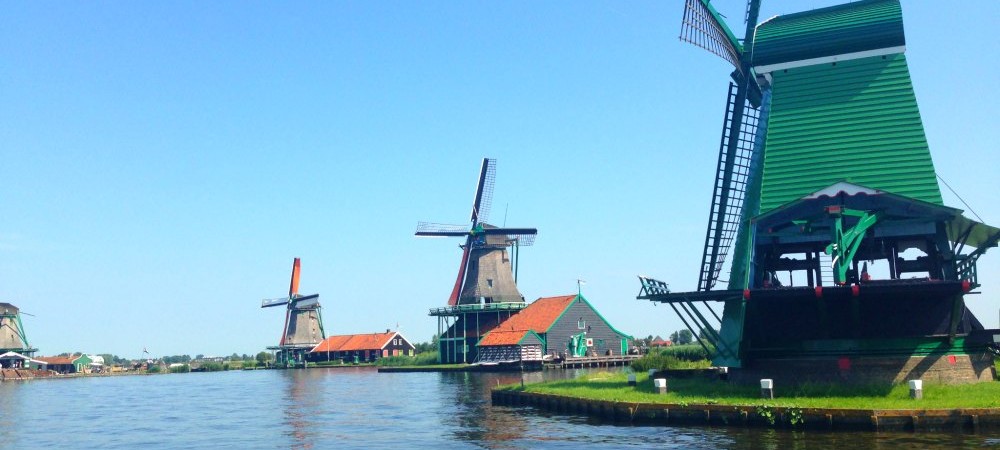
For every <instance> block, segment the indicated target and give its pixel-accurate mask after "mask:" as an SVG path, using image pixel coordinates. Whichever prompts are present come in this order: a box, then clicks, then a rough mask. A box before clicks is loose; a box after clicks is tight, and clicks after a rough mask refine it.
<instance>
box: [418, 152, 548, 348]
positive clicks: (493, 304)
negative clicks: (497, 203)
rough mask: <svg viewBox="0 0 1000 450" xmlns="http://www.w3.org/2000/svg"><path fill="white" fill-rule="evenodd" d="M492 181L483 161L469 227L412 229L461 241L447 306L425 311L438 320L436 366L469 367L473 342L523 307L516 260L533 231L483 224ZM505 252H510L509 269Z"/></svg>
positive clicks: (491, 166) (491, 164) (492, 166)
mask: <svg viewBox="0 0 1000 450" xmlns="http://www.w3.org/2000/svg"><path fill="white" fill-rule="evenodd" d="M495 180H496V160H494V159H489V158H484V159H483V165H482V169H481V170H480V172H479V182H478V183H476V196H475V198H474V200H473V202H472V216H471V218H470V220H471V221H472V224H471V226H466V225H442V224H436V223H426V222H420V223H419V224H417V232H416V235H417V236H423V237H464V238H465V244H464V245H462V262H461V264H460V265H459V267H458V277H457V278H456V279H455V286H454V287H453V288H452V291H451V295H450V296H449V297H448V306H447V307H443V308H434V309H431V311H430V315H431V316H436V317H437V318H438V335H439V336H440V338H439V339H438V352H439V361H440V362H442V363H459V362H466V363H468V362H472V361H475V360H476V358H477V355H478V350H477V347H476V343H477V342H479V339H480V338H481V337H482V336H483V335H484V334H486V333H487V332H489V331H490V330H492V329H493V328H494V327H496V326H497V325H498V324H499V323H500V322H501V321H503V320H504V319H506V318H509V317H510V316H511V315H513V314H516V313H517V312H518V311H520V310H521V309H522V308H524V306H525V304H524V296H522V295H521V293H520V291H518V289H517V255H518V253H519V248H520V247H521V246H527V245H532V244H533V243H534V241H535V235H537V234H538V230H536V229H534V228H506V227H496V226H493V225H490V224H488V223H486V221H487V220H488V218H489V213H490V206H491V203H492V201H493V183H494V181H495ZM508 247H510V248H512V249H513V252H514V261H513V264H511V258H510V254H509V253H508V252H507V248H508Z"/></svg>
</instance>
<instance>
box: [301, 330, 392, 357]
mask: <svg viewBox="0 0 1000 450" xmlns="http://www.w3.org/2000/svg"><path fill="white" fill-rule="evenodd" d="M397 335H399V333H397V332H395V331H390V332H388V333H370V334H344V335H339V336H330V337H328V338H326V340H324V341H323V342H320V343H319V344H318V345H316V347H313V349H312V351H313V352H346V351H354V350H380V349H382V347H385V345H386V344H388V343H389V340H390V339H392V338H394V337H396V336H397ZM400 337H402V336H401V335H400ZM404 339H405V338H404Z"/></svg>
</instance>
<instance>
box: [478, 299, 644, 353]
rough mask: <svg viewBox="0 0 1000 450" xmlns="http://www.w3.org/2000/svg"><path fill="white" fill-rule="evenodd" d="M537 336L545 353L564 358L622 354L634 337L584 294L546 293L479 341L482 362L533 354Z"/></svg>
mask: <svg viewBox="0 0 1000 450" xmlns="http://www.w3.org/2000/svg"><path fill="white" fill-rule="evenodd" d="M528 331H530V332H531V333H530V334H529V333H527V332H528ZM536 337H537V338H538V340H540V341H541V350H542V351H541V353H542V355H543V356H545V355H549V356H553V357H563V358H570V357H579V356H609V355H623V354H626V353H627V352H628V349H629V347H630V346H631V341H632V337H631V336H629V335H627V334H625V333H622V332H621V331H618V330H617V329H615V328H614V327H613V326H612V325H611V324H610V323H609V322H608V321H607V320H606V319H605V318H604V316H602V315H601V314H600V313H599V312H597V309H595V308H594V306H593V305H591V304H590V302H589V301H587V299H586V298H584V297H583V296H582V295H564V296H560V297H547V298H540V299H538V300H535V301H534V302H532V303H531V304H530V305H528V306H527V307H525V308H524V309H522V310H521V311H520V312H519V313H517V314H516V315H514V316H511V317H510V318H509V319H507V320H505V321H503V322H502V323H501V324H500V325H498V326H497V327H496V328H494V329H493V330H492V331H490V332H489V333H486V335H485V336H483V338H482V339H480V341H479V343H478V347H479V352H480V356H479V362H480V363H492V362H504V361H505V360H506V361H507V362H509V358H510V357H511V356H512V355H516V354H524V355H530V354H531V351H530V348H531V347H530V346H532V345H535V343H534V339H535V338H536Z"/></svg>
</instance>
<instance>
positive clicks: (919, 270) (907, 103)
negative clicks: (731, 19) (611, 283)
mask: <svg viewBox="0 0 1000 450" xmlns="http://www.w3.org/2000/svg"><path fill="white" fill-rule="evenodd" d="M759 7H760V1H759V0H751V1H750V2H749V4H748V6H747V12H746V16H745V19H746V23H747V29H746V32H745V34H744V39H743V40H742V41H740V40H737V39H736V38H735V35H734V33H733V32H732V31H731V30H730V29H729V27H728V26H727V25H726V23H725V21H724V20H723V19H722V16H721V15H720V14H719V13H718V12H717V11H715V9H714V8H713V7H712V5H711V3H710V2H709V1H708V0H687V2H686V5H685V11H684V19H683V24H682V30H681V39H682V40H684V41H687V42H690V43H693V44H695V45H697V46H699V47H703V48H705V49H708V50H709V51H711V52H712V53H715V54H717V55H719V56H721V57H723V58H724V59H726V60H727V61H729V62H730V63H731V64H732V65H733V66H734V68H735V70H734V71H733V72H732V74H731V77H732V80H733V81H732V83H730V88H729V95H728V98H727V105H726V114H725V127H724V129H723V135H722V140H721V146H720V150H719V159H718V166H717V175H716V177H715V182H714V184H713V192H712V202H711V207H710V216H709V223H708V227H707V231H706V238H705V247H704V252H703V254H702V263H701V265H700V267H699V277H698V284H697V291H695V292H687V293H672V292H670V290H669V289H667V287H666V284H665V283H663V282H661V281H657V280H653V279H650V278H645V277H640V282H641V284H642V290H641V291H640V295H639V298H640V299H648V300H652V301H657V302H663V303H667V304H669V305H670V306H671V307H672V308H673V309H674V311H675V312H677V314H678V315H679V316H680V318H681V319H682V321H684V323H685V325H686V326H687V327H688V328H689V329H690V330H691V331H692V332H693V333H695V334H696V335H702V334H704V335H705V336H706V337H707V338H708V341H709V342H710V343H712V344H713V345H714V347H715V349H716V351H715V353H714V358H713V363H714V364H715V365H717V366H727V367H732V368H736V369H737V370H736V371H735V372H733V373H734V374H737V375H738V374H740V373H743V374H744V375H746V378H747V379H752V378H753V377H755V376H757V375H765V374H768V373H771V374H806V375H807V376H815V377H824V376H825V377H831V375H832V377H833V378H839V379H857V380H858V381H879V382H881V381H896V382H899V381H902V380H904V379H905V378H901V377H919V376H921V374H922V373H933V374H934V375H933V376H934V377H936V378H937V379H940V380H942V381H949V379H950V378H953V379H955V380H965V381H971V380H977V379H978V380H986V379H991V377H992V374H990V373H989V372H992V370H993V369H992V368H991V367H989V366H988V363H987V362H988V361H989V360H990V358H987V357H985V356H984V355H985V353H986V352H987V351H988V350H990V349H992V350H993V351H997V348H996V345H995V344H994V342H995V341H994V339H995V338H996V337H997V336H998V335H1000V330H985V329H984V328H983V326H982V324H981V323H980V322H979V321H978V320H977V319H976V318H975V316H974V315H973V314H972V313H971V312H970V311H969V310H968V309H967V308H966V307H965V303H964V302H965V300H964V296H965V294H966V293H968V292H969V291H970V290H972V289H975V288H977V287H978V286H979V281H978V276H977V273H976V269H975V263H976V261H977V260H978V258H979V257H980V256H982V254H983V253H984V252H985V251H986V250H987V249H988V248H991V247H995V246H997V243H998V241H1000V229H997V228H994V227H991V226H988V225H985V224H982V223H979V222H975V221H972V220H970V219H967V218H965V217H964V216H962V214H961V213H962V211H961V210H957V209H954V208H948V207H946V206H944V205H943V201H942V198H941V192H940V189H939V187H938V184H937V179H936V174H935V172H934V166H933V162H932V161H931V157H930V150H929V148H928V144H927V140H926V137H925V135H924V131H923V124H922V122H921V119H920V114H919V111H918V109H917V103H916V97H915V95H914V92H913V86H912V83H911V81H910V74H909V69H908V66H907V62H906V57H905V56H904V54H903V53H904V51H905V50H906V48H905V37H904V35H903V22H902V10H901V7H900V4H899V1H898V0H864V1H858V2H853V3H849V4H844V5H838V6H832V7H828V8H821V9H816V10H812V11H804V12H800V13H795V14H788V15H782V16H776V17H773V18H771V19H768V20H766V21H764V22H763V23H760V24H757V16H758V11H759ZM730 248H732V249H733V255H732V256H733V257H732V258H731V260H730V261H729V264H730V270H729V280H728V282H727V285H726V286H725V287H722V288H721V289H720V288H719V287H717V282H718V281H719V278H720V273H722V272H723V268H724V266H723V265H724V264H726V262H727V261H726V260H727V256H728V253H729V249H730ZM914 252H915V253H917V256H916V257H914V256H913V255H912V254H911V253H914ZM869 264H871V265H872V266H873V267H879V268H880V271H875V270H872V271H869V270H868V267H869ZM873 274H874V275H873ZM708 302H718V303H722V305H723V310H722V315H721V317H720V315H719V314H718V313H717V312H716V311H715V310H714V309H713V308H712V307H711V306H710V305H709V303H708ZM914 311H920V313H919V314H914V313H913V312H914ZM716 329H718V331H716ZM706 349H707V346H706ZM944 356H948V357H947V358H944ZM942 361H948V362H942ZM852 368H853V369H852ZM764 377H765V378H767V377H768V376H764ZM863 377H867V379H862V378H863ZM736 378H738V376H737V377H736Z"/></svg>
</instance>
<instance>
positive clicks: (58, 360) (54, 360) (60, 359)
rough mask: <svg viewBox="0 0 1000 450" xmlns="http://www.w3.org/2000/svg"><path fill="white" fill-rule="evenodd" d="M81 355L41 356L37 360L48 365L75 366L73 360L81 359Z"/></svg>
mask: <svg viewBox="0 0 1000 450" xmlns="http://www.w3.org/2000/svg"><path fill="white" fill-rule="evenodd" d="M79 357H80V356H79V355H73V356H39V357H37V358H35V359H37V360H39V361H43V362H46V363H48V364H73V360H75V359H77V358H79Z"/></svg>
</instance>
